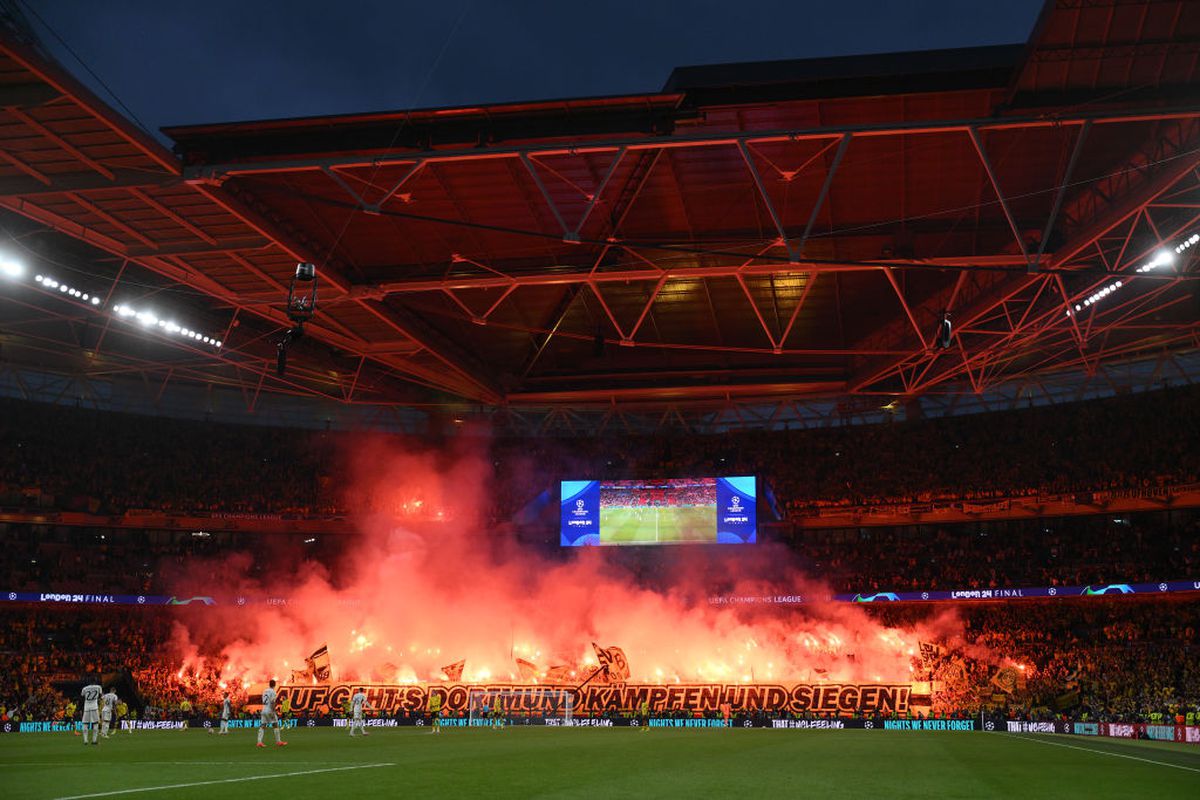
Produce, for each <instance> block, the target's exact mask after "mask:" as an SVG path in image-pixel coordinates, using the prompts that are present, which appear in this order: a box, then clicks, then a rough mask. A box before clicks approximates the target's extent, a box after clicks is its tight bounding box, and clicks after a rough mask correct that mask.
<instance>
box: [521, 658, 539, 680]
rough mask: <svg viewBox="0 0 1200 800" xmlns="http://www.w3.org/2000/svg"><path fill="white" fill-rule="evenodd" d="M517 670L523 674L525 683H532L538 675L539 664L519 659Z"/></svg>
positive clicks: (522, 678) (522, 677)
mask: <svg viewBox="0 0 1200 800" xmlns="http://www.w3.org/2000/svg"><path fill="white" fill-rule="evenodd" d="M517 670H518V671H519V672H520V673H521V680H523V681H531V680H533V679H534V678H536V677H537V674H538V668H537V664H534V663H533V662H532V661H526V660H525V659H523V658H518V659H517Z"/></svg>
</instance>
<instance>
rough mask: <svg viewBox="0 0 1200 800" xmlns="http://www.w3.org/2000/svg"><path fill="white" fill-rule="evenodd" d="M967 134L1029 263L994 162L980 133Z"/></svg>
mask: <svg viewBox="0 0 1200 800" xmlns="http://www.w3.org/2000/svg"><path fill="white" fill-rule="evenodd" d="M1085 124H1087V123H1085ZM967 134H968V135H969V136H970V137H971V144H973V145H974V146H975V152H976V153H978V154H979V162H980V163H981V164H983V170H984V172H985V173H987V177H988V181H989V182H990V183H991V184H992V191H993V192H995V193H996V199H997V200H999V201H1000V208H1001V209H1002V210H1003V211H1004V219H1005V220H1007V221H1008V227H1009V228H1011V229H1012V233H1013V238H1014V239H1016V240H1017V247H1019V248H1020V250H1021V255H1022V256H1024V257H1025V260H1026V261H1029V253H1028V251H1027V250H1026V248H1025V239H1024V237H1023V236H1021V229H1020V228H1019V227H1017V221H1016V220H1015V219H1013V215H1012V210H1011V209H1010V208H1009V207H1008V200H1007V199H1006V198H1005V197H1004V190H1003V189H1001V188H1000V181H998V180H997V179H996V172H995V170H993V169H992V162H991V161H990V160H989V159H988V157H987V153H986V152H985V151H984V149H983V142H982V141H980V139H979V131H978V130H977V129H976V128H974V127H971V128H967Z"/></svg>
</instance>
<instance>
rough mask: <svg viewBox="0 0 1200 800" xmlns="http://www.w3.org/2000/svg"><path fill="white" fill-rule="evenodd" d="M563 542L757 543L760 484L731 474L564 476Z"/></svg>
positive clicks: (575, 544)
mask: <svg viewBox="0 0 1200 800" xmlns="http://www.w3.org/2000/svg"><path fill="white" fill-rule="evenodd" d="M561 498H562V502H561V506H560V509H559V510H560V528H559V531H560V534H559V542H560V544H562V545H563V546H564V547H582V546H585V545H653V544H696V543H703V544H754V542H755V541H756V538H757V513H756V512H757V498H758V492H757V484H756V481H755V479H754V476H753V475H742V476H735V477H730V478H668V479H662V478H656V479H649V480H627V481H562V495H561Z"/></svg>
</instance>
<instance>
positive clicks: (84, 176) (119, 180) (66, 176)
mask: <svg viewBox="0 0 1200 800" xmlns="http://www.w3.org/2000/svg"><path fill="white" fill-rule="evenodd" d="M10 156H12V154H11V153H5V152H4V151H2V150H0V157H4V158H5V159H6V160H8V161H9V162H10V163H14V166H15V162H13V161H12V158H11V157H10ZM18 169H20V167H18ZM30 169H32V167H30ZM22 171H23V172H25V173H26V174H27V175H30V176H31V177H32V180H31V179H30V178H19V177H13V178H0V197H36V196H38V195H44V194H63V193H65V192H92V191H97V190H102V189H123V188H128V187H131V186H137V187H140V188H143V189H159V188H167V187H170V186H178V185H179V184H180V183H181V181H180V179H179V177H178V176H175V175H162V174H157V173H151V172H144V171H142V170H135V169H112V170H110V172H111V173H112V175H113V177H112V178H111V179H110V178H107V177H105V176H103V175H100V174H98V173H95V172H63V173H55V174H53V175H43V174H42V173H41V172H38V173H37V175H33V173H31V172H29V171H28V170H22ZM39 176H40V177H39Z"/></svg>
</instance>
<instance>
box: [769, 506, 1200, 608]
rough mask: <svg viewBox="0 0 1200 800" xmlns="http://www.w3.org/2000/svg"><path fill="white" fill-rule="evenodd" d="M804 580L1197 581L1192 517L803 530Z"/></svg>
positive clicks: (837, 585) (902, 587)
mask: <svg viewBox="0 0 1200 800" xmlns="http://www.w3.org/2000/svg"><path fill="white" fill-rule="evenodd" d="M792 547H793V549H794V550H795V551H796V552H797V554H798V556H799V563H800V566H801V568H802V569H803V570H804V572H805V573H807V574H809V575H811V576H813V577H815V578H818V579H819V580H821V581H822V582H824V583H826V584H828V585H829V586H830V587H832V588H833V589H834V591H838V592H881V591H923V590H926V589H935V590H941V589H951V590H952V589H981V588H993V587H1023V586H1085V585H1092V584H1106V583H1143V582H1158V581H1164V580H1182V579H1195V578H1197V577H1198V576H1200V515H1198V514H1197V513H1196V512H1194V511H1189V510H1182V511H1175V512H1150V513H1138V514H1124V515H1121V516H1119V517H1112V516H1105V515H1102V514H1101V515H1090V516H1081V517H1061V518H1056V519H1027V520H1001V521H993V522H980V523H974V524H972V525H958V526H948V525H941V526H908V527H877V528H856V529H852V530H820V529H811V530H803V531H800V532H798V533H797V534H796V537H795V539H793V540H792Z"/></svg>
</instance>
